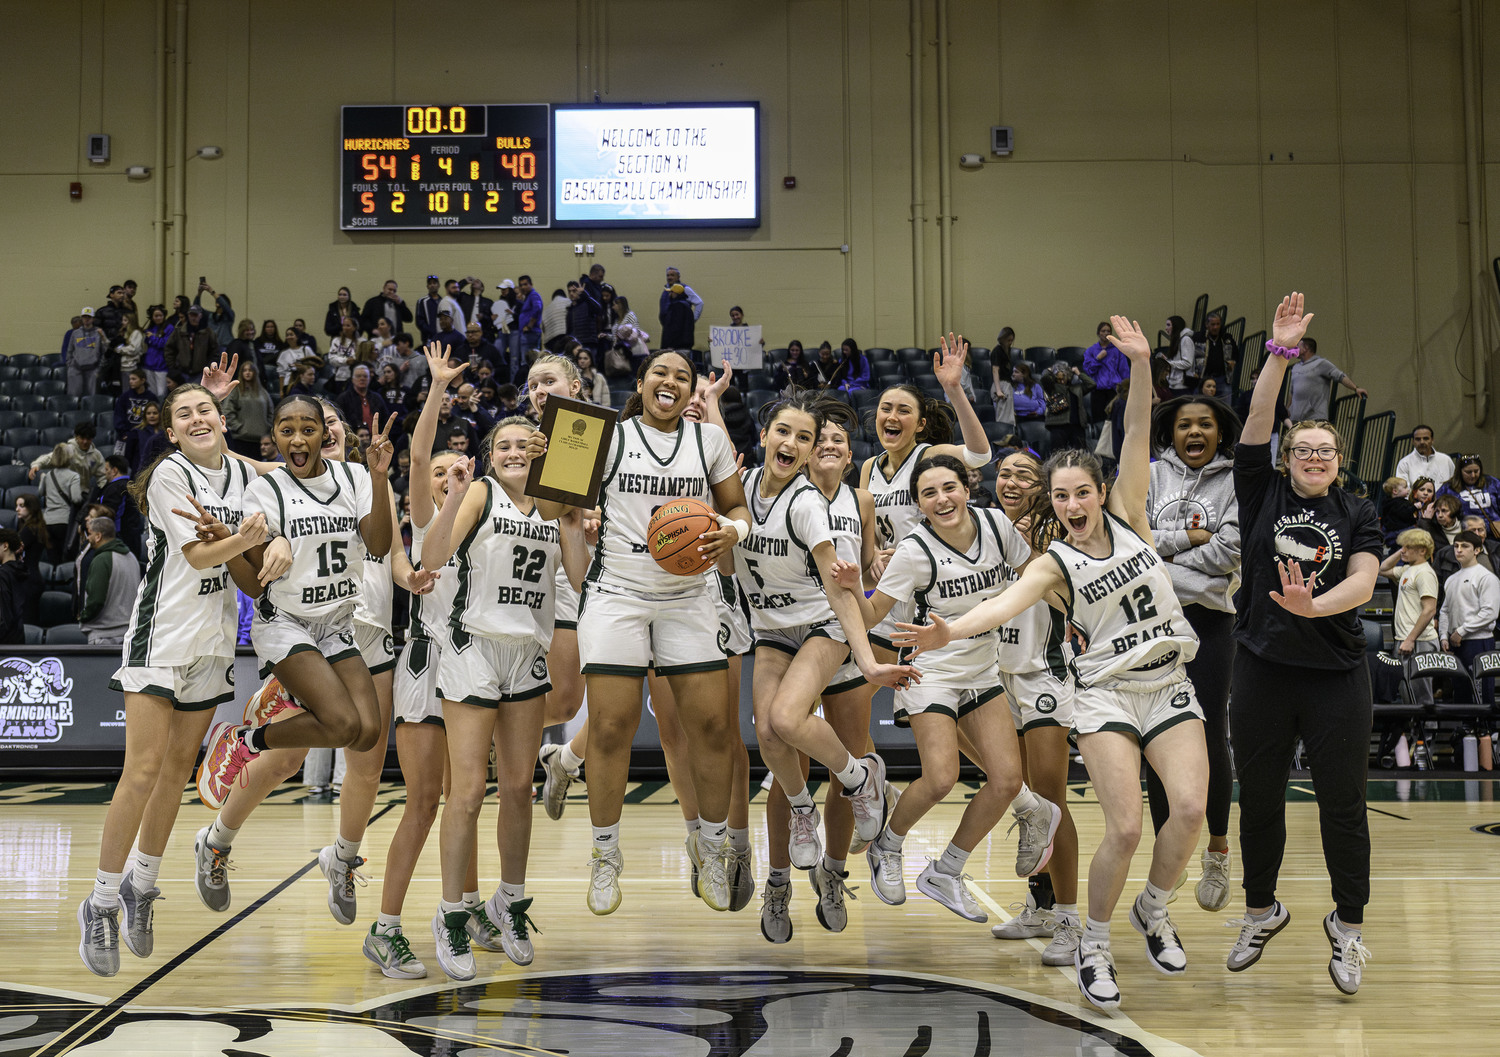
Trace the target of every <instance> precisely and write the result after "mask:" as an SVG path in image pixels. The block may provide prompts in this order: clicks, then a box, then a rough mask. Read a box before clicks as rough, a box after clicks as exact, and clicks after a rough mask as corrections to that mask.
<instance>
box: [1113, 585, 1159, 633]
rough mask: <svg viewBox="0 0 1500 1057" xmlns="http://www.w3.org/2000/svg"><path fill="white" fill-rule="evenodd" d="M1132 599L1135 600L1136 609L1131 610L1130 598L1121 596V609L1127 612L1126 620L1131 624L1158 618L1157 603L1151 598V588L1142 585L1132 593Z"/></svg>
mask: <svg viewBox="0 0 1500 1057" xmlns="http://www.w3.org/2000/svg"><path fill="white" fill-rule="evenodd" d="M1130 597H1131V598H1134V599H1135V608H1134V609H1131V608H1130V598H1126V597H1125V596H1124V595H1121V596H1120V608H1121V609H1123V610H1125V619H1126V620H1128V621H1129V622H1130V623H1132V624H1135V623H1138V622H1140V621H1144V620H1150V619H1152V618H1153V617H1155V616H1156V602H1155V600H1154V599H1153V598H1152V597H1151V588H1149V587H1147V586H1146V585H1145V584H1142V585H1141V586H1140V587H1137V588H1136V589H1135V590H1134V591H1132V592H1130Z"/></svg>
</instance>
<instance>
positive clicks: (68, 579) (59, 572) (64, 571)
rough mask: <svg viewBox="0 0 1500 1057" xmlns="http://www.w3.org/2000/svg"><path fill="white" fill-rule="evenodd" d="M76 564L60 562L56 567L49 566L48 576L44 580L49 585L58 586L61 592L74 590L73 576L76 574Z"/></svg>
mask: <svg viewBox="0 0 1500 1057" xmlns="http://www.w3.org/2000/svg"><path fill="white" fill-rule="evenodd" d="M75 564H76V563H75V562H73V561H65V562H58V563H57V564H56V565H48V566H47V567H46V568H47V572H46V575H45V576H44V577H43V579H44V580H45V581H46V582H47V583H49V584H55V585H57V589H58V590H60V591H72V590H73V576H74V574H75V572H76V569H75V568H74V566H75Z"/></svg>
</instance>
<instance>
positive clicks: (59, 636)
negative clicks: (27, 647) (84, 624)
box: [42, 624, 89, 646]
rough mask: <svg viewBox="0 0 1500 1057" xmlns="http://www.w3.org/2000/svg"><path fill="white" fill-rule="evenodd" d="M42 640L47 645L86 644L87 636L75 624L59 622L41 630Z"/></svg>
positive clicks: (87, 641)
mask: <svg viewBox="0 0 1500 1057" xmlns="http://www.w3.org/2000/svg"><path fill="white" fill-rule="evenodd" d="M42 641H43V642H44V643H46V644H47V645H48V646H87V645H88V643H89V637H88V633H87V632H85V631H84V630H83V629H82V628H81V627H79V626H78V625H77V624H59V625H57V626H56V627H53V628H46V629H45V630H43V632H42Z"/></svg>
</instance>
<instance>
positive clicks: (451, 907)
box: [438, 899, 469, 914]
mask: <svg viewBox="0 0 1500 1057" xmlns="http://www.w3.org/2000/svg"><path fill="white" fill-rule="evenodd" d="M468 909H469V908H468V907H466V906H464V904H463V902H462V900H460V901H459V902H457V903H450V902H448V901H447V900H446V899H439V900H438V910H439V911H441V912H442V913H444V914H454V913H457V912H458V911H460V910H462V911H464V912H465V913H467V912H468Z"/></svg>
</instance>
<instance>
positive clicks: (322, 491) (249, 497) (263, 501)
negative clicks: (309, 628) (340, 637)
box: [245, 462, 370, 624]
mask: <svg viewBox="0 0 1500 1057" xmlns="http://www.w3.org/2000/svg"><path fill="white" fill-rule="evenodd" d="M354 469H355V468H354V467H351V466H350V465H349V464H348V463H344V462H326V463H324V470H323V473H322V474H320V475H319V476H317V477H314V478H312V479H311V480H306V481H304V480H302V479H301V478H299V477H297V476H295V475H294V474H293V473H292V472H291V471H290V470H289V469H287V468H286V467H285V466H278V467H276V468H275V469H274V470H272V471H271V472H270V473H268V474H266V475H265V476H264V477H259V478H257V479H256V480H255V481H253V482H251V485H250V487H249V488H248V489H246V491H245V513H246V514H250V513H253V512H254V511H257V510H259V511H261V512H263V513H264V514H265V515H266V524H267V525H269V526H270V527H271V528H272V529H273V530H274V531H275V532H277V533H279V534H281V535H283V536H285V537H286V538H287V541H288V542H289V543H291V545H292V567H291V569H289V570H288V571H287V572H286V574H285V575H284V576H281V577H280V578H278V579H277V580H275V581H273V582H272V583H271V585H270V586H269V587H268V588H266V593H265V595H264V596H262V599H261V603H262V612H263V613H264V612H265V609H264V607H265V605H266V603H267V602H269V604H270V605H271V606H272V607H274V610H276V611H279V612H282V613H286V614H287V615H289V616H293V617H296V618H298V619H299V620H305V621H307V622H309V623H313V624H327V623H335V622H338V621H342V620H347V619H349V618H350V617H351V616H352V614H353V612H354V603H355V601H356V599H358V598H359V587H360V580H361V579H363V576H364V553H365V544H364V539H363V538H362V537H361V536H360V534H359V523H360V520H361V519H362V518H363V517H364V516H365V515H366V514H368V513H369V512H370V475H369V474H365V475H364V476H363V477H358V476H356V475H355V473H354Z"/></svg>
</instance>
